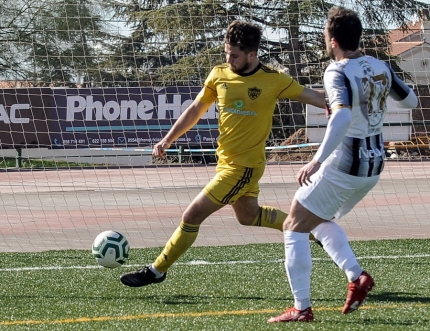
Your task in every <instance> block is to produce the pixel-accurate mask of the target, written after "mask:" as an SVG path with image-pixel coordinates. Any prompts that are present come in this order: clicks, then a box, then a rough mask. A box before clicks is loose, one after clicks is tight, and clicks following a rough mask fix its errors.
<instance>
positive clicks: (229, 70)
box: [121, 20, 325, 287]
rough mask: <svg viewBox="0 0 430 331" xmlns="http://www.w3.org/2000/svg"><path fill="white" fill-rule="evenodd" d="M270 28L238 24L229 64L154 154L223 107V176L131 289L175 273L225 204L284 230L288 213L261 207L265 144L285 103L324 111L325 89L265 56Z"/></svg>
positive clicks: (245, 221)
mask: <svg viewBox="0 0 430 331" xmlns="http://www.w3.org/2000/svg"><path fill="white" fill-rule="evenodd" d="M261 36H262V30H261V28H260V27H259V26H258V25H255V24H252V23H250V22H247V21H239V20H237V21H234V22H232V23H231V24H230V25H229V27H228V29H227V32H226V35H225V47H224V50H225V55H226V63H225V64H222V65H218V66H215V67H214V68H213V69H212V71H211V73H210V74H209V76H208V77H207V79H206V81H205V84H204V87H203V89H202V90H201V92H200V93H199V94H198V96H197V97H196V99H195V100H194V101H193V103H192V104H191V105H190V106H189V107H188V108H187V109H186V110H185V111H184V112H183V113H182V114H181V116H180V117H179V118H178V120H177V121H176V122H175V124H174V125H173V127H172V128H171V129H170V131H169V132H168V133H167V134H166V136H165V137H164V138H163V139H162V140H161V141H160V142H159V143H157V144H156V145H155V146H154V149H153V155H154V156H156V157H161V158H164V157H165V151H166V149H168V148H169V147H170V145H171V144H172V143H173V142H174V141H175V140H176V139H178V138H179V137H180V136H181V135H183V134H184V133H185V132H187V131H188V130H189V129H191V128H192V127H193V126H194V125H195V124H196V123H197V121H198V120H199V119H200V118H201V117H202V116H203V115H204V113H205V112H206V111H207V110H208V109H209V107H210V106H211V104H213V103H214V102H217V104H218V109H219V125H218V127H219V139H218V148H217V156H218V164H217V168H216V175H215V176H214V178H213V179H212V180H211V181H210V182H209V183H208V184H207V185H206V186H205V188H204V189H203V190H202V191H201V192H200V193H199V194H198V195H197V197H196V198H195V199H194V200H193V201H192V202H191V204H190V205H189V206H188V208H187V209H186V210H185V212H184V213H183V215H182V221H181V223H180V225H179V226H178V228H177V229H176V230H175V232H174V233H173V234H172V236H171V238H170V239H169V240H168V242H167V243H166V246H165V247H164V249H163V251H162V252H161V254H160V255H159V256H158V257H157V259H156V260H155V261H154V263H153V264H152V265H149V266H145V267H144V268H143V269H140V270H137V271H133V272H129V273H126V274H124V275H122V276H121V282H122V283H123V284H124V285H127V286H131V287H140V286H145V285H148V284H152V283H160V282H162V281H164V279H165V278H166V273H167V270H168V268H169V267H170V266H171V265H172V264H173V263H174V262H175V261H176V260H177V259H178V258H179V257H180V256H181V255H182V254H184V253H185V252H186V250H187V249H188V248H189V247H190V246H191V245H192V244H193V243H194V241H195V239H196V238H197V235H198V231H199V227H200V224H201V223H202V222H203V221H204V220H205V219H206V218H207V217H208V216H210V215H211V214H212V213H214V212H215V211H217V210H219V209H221V208H222V207H224V206H225V205H231V206H232V208H233V210H234V212H235V215H236V218H237V220H238V221H239V223H240V224H242V225H248V226H262V227H267V228H274V229H277V230H279V231H282V224H283V222H284V220H285V219H286V217H287V214H286V213H284V212H283V211H281V210H279V209H277V208H274V207H269V206H260V205H259V204H258V194H259V191H260V189H259V184H258V182H259V180H260V178H261V177H262V176H263V173H264V169H265V163H266V155H265V146H266V140H267V138H268V136H269V133H270V129H271V126H272V118H273V113H274V109H275V106H276V102H277V101H278V99H284V98H288V99H290V100H296V101H299V102H302V103H308V104H312V105H314V106H317V107H320V108H324V107H325V102H324V92H323V91H317V90H311V89H308V88H306V87H304V86H302V85H300V84H299V83H298V82H297V81H296V80H294V79H293V78H292V77H290V76H289V75H287V74H285V73H283V72H281V71H276V70H273V69H271V68H269V67H267V66H265V65H263V64H262V63H260V61H259V59H258V55H257V52H258V48H259V45H260V40H261Z"/></svg>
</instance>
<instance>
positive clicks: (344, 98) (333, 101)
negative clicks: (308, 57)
mask: <svg viewBox="0 0 430 331" xmlns="http://www.w3.org/2000/svg"><path fill="white" fill-rule="evenodd" d="M348 87H349V90H348ZM324 90H325V92H326V95H327V98H328V106H329V108H330V110H331V111H332V112H335V111H336V110H338V109H340V108H348V109H352V95H351V93H352V92H351V91H350V84H349V83H348V82H347V78H346V76H345V74H344V73H343V71H342V70H341V69H340V68H338V67H337V66H336V65H335V64H331V65H329V66H328V68H327V69H326V71H325V73H324Z"/></svg>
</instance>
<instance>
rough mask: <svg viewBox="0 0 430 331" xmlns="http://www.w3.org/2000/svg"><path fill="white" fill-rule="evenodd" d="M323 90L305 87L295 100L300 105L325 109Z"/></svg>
mask: <svg viewBox="0 0 430 331" xmlns="http://www.w3.org/2000/svg"><path fill="white" fill-rule="evenodd" d="M324 97H325V95H324V90H313V89H310V88H307V87H305V88H304V89H303V92H302V93H301V94H300V95H299V96H298V97H297V98H295V99H293V100H295V101H299V102H301V103H305V104H309V105H313V106H315V107H318V108H323V109H324V108H325V99H324Z"/></svg>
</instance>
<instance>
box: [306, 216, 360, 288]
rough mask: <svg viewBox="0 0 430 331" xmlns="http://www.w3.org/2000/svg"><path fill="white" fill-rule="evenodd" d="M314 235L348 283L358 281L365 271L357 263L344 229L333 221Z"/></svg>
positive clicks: (315, 230)
mask: <svg viewBox="0 0 430 331" xmlns="http://www.w3.org/2000/svg"><path fill="white" fill-rule="evenodd" d="M312 234H313V235H314V237H315V238H316V239H318V240H319V241H320V242H321V244H322V245H323V247H324V250H325V251H326V252H327V254H328V255H329V256H330V257H331V259H332V260H333V261H334V263H336V264H337V266H338V267H339V268H340V269H342V270H343V271H344V272H345V274H346V277H347V278H348V281H350V282H353V281H354V280H356V279H357V278H358V277H359V276H360V275H361V273H362V272H363V269H361V267H360V265H359V264H358V262H357V258H356V257H355V254H354V252H353V251H352V249H351V246H350V245H349V242H348V238H347V237H346V234H345V232H344V231H343V229H342V228H341V227H340V226H339V225H338V224H337V223H336V222H333V221H328V222H323V223H321V224H320V225H318V226H317V227H316V228H315V229H313V230H312Z"/></svg>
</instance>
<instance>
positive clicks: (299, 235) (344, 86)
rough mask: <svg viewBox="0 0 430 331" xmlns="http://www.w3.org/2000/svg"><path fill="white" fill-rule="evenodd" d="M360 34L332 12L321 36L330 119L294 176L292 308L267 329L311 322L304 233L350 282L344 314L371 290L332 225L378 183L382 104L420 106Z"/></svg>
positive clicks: (289, 225)
mask: <svg viewBox="0 0 430 331" xmlns="http://www.w3.org/2000/svg"><path fill="white" fill-rule="evenodd" d="M361 33H362V25H361V22H360V19H359V17H358V15H357V13H355V12H353V11H351V10H348V9H345V8H343V7H333V8H332V9H330V11H329V13H328V21H327V25H326V27H325V29H324V37H325V42H326V48H327V52H328V53H329V55H330V57H331V58H332V59H333V60H335V61H334V62H333V63H331V64H330V65H329V66H328V68H327V69H326V71H325V73H324V89H325V91H326V94H327V97H328V105H327V112H328V115H329V116H330V119H329V122H328V125H327V130H326V133H325V136H324V138H323V141H322V144H321V146H320V148H319V149H318V151H317V153H316V155H315V157H314V158H313V160H312V161H310V162H309V163H308V164H307V165H305V166H304V167H302V168H301V169H300V170H299V172H298V174H297V180H298V183H299V184H300V188H299V189H298V190H297V192H296V195H295V197H294V199H293V202H292V206H291V209H290V214H289V215H288V217H287V219H286V220H285V222H284V224H283V230H284V244H285V270H286V273H287V277H288V281H289V283H290V287H291V291H292V294H293V296H294V306H293V307H292V308H290V309H287V310H286V311H285V312H284V313H282V314H281V315H279V316H275V317H272V318H270V319H269V320H268V322H269V323H273V322H310V321H313V320H314V315H313V312H312V308H311V300H310V276H311V271H312V258H311V251H310V246H309V233H310V232H312V234H313V235H314V236H315V238H316V239H317V240H319V241H320V242H321V243H322V246H323V247H324V249H325V251H326V252H327V253H328V255H329V256H330V257H331V258H332V260H333V261H334V262H335V263H336V264H337V266H338V267H339V268H340V269H342V270H343V271H344V272H345V274H346V277H347V278H348V281H349V284H348V293H347V298H346V302H345V305H344V307H343V310H342V312H343V313H344V314H348V313H350V312H353V311H354V310H356V309H358V308H359V307H360V305H361V304H362V303H363V302H364V300H365V298H366V296H367V294H368V292H369V291H371V290H372V287H373V286H374V280H373V278H372V277H371V276H370V275H369V274H368V273H367V272H366V271H364V270H363V269H362V268H361V267H360V265H359V264H358V262H357V259H356V257H355V255H354V253H353V251H352V249H351V247H350V245H349V242H348V239H347V237H346V234H345V232H344V231H343V230H342V228H341V227H340V226H339V225H338V224H337V223H336V222H335V219H338V218H340V217H342V216H343V215H345V214H346V213H348V212H349V211H350V210H351V209H352V208H353V207H354V206H355V205H356V204H357V203H358V202H359V201H360V200H361V199H362V198H363V197H364V196H365V195H366V194H367V193H368V192H369V191H370V190H371V189H372V188H373V187H374V186H375V185H376V183H377V182H378V180H379V177H380V173H381V172H382V170H383V168H384V157H385V153H384V140H383V137H382V126H383V121H384V116H385V114H386V111H387V105H386V100H387V98H388V96H390V97H392V98H393V99H394V100H396V101H397V102H398V103H399V105H400V106H401V107H404V108H414V107H416V106H417V103H418V100H417V97H416V95H415V93H414V92H413V91H412V89H410V88H409V87H408V86H407V85H406V84H405V83H404V82H403V81H402V80H400V79H399V78H398V77H397V76H396V74H395V73H394V72H393V70H392V69H391V68H390V67H389V66H388V65H387V64H386V63H385V62H383V61H380V60H378V59H376V58H373V57H370V56H365V55H363V54H362V53H361V51H360V49H359V43H360V38H361Z"/></svg>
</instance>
